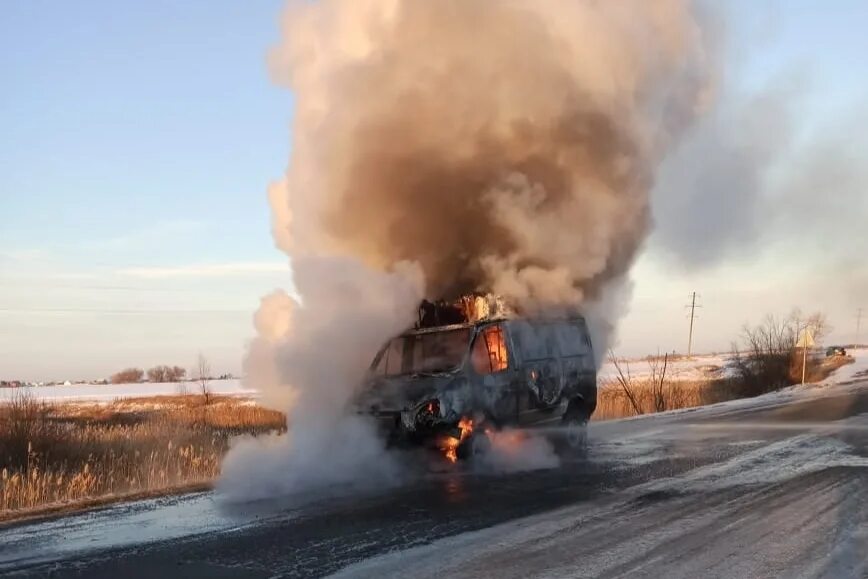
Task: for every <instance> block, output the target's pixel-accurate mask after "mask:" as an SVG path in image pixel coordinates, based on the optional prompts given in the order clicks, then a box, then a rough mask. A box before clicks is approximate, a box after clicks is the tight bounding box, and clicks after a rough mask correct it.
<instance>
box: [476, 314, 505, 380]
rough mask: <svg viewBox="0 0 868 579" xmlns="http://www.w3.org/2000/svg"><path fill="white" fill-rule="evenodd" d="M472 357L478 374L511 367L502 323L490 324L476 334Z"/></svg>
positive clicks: (491, 372)
mask: <svg viewBox="0 0 868 579" xmlns="http://www.w3.org/2000/svg"><path fill="white" fill-rule="evenodd" d="M470 359H471V363H472V364H473V370H474V371H475V372H476V373H477V374H483V375H484V374H493V373H495V372H502V371H504V370H506V369H507V368H508V367H509V354H508V353H507V349H506V336H504V333H503V327H501V326H500V324H496V325H492V326H488V327H486V328H485V329H484V330H482V332H480V333H479V334H478V335H477V336H476V340H475V341H474V342H473V350H472V351H471V353H470Z"/></svg>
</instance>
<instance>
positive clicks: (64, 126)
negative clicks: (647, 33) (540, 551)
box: [0, 0, 868, 379]
mask: <svg viewBox="0 0 868 579" xmlns="http://www.w3.org/2000/svg"><path fill="white" fill-rule="evenodd" d="M281 5H282V2H281V1H280V0H258V1H255V2H234V1H228V0H220V1H209V2H204V1H192V2H174V1H173V2H170V1H165V0H164V1H158V0H153V1H149V2H112V1H108V0H100V1H96V0H90V1H82V2H74V3H73V2H60V1H55V2H46V1H42V0H26V1H25V0H17V1H16V0H11V1H9V2H5V3H4V5H3V9H2V17H0V79H2V87H3V88H2V91H0V134H2V140H0V375H2V377H11V376H20V377H22V378H28V379H57V378H67V377H70V378H77V377H82V378H94V377H103V376H105V375H107V374H109V373H110V372H111V371H113V370H115V369H117V368H120V367H123V366H127V365H139V366H148V365H151V364H155V363H162V362H165V363H172V364H181V365H190V364H192V363H193V361H194V358H195V356H196V353H197V352H199V351H202V352H204V353H205V354H206V355H208V356H209V357H210V358H212V361H213V362H212V365H213V366H214V367H215V370H217V371H232V372H239V371H240V369H241V357H242V353H243V348H244V343H245V340H247V339H248V338H249V337H250V336H251V334H252V327H251V317H252V313H253V311H254V309H255V308H256V306H257V303H258V299H259V297H260V296H262V295H264V294H265V293H267V292H268V291H270V290H271V289H273V288H274V287H279V286H282V287H286V286H288V285H289V283H290V273H289V268H288V266H287V261H286V258H285V256H284V255H283V254H281V253H280V252H278V251H277V250H276V249H274V247H273V243H272V240H271V235H270V231H269V213H268V207H267V203H266V196H265V191H266V186H267V184H268V182H269V181H271V180H273V179H274V178H276V177H279V176H280V174H281V172H282V171H283V170H284V168H285V166H286V163H287V159H288V157H289V154H290V128H291V122H292V104H293V101H292V95H291V94H290V93H288V92H287V91H285V90H283V89H280V88H277V87H275V86H273V85H272V84H271V83H270V82H269V79H268V75H267V71H266V67H265V54H266V51H267V49H268V47H269V46H270V45H271V44H272V43H273V42H274V41H275V40H276V38H277V34H278V27H277V16H278V14H279V13H280V10H281ZM831 5H832V6H833V8H827V9H826V10H823V11H818V10H817V9H816V7H817V6H819V4H818V3H815V2H810V1H807V0H802V1H792V2H790V1H783V0H779V1H777V2H767V3H756V2H749V1H747V0H739V1H737V2H732V3H729V4H727V5H726V6H727V7H726V9H725V10H724V12H725V13H726V15H727V23H726V29H725V36H726V38H727V46H728V48H727V50H726V71H727V72H726V76H727V78H726V79H725V82H726V83H727V85H728V86H731V87H737V88H738V90H745V91H750V90H755V89H757V88H758V87H763V86H765V85H766V84H767V83H769V82H770V80H774V79H777V78H780V77H794V78H797V79H798V81H797V82H798V86H800V87H804V94H803V95H802V97H803V98H802V100H801V101H800V105H799V107H800V108H799V110H798V115H799V117H800V120H801V121H802V123H803V128H804V129H805V130H808V129H810V127H811V126H812V125H814V124H823V123H824V122H826V121H827V120H829V119H834V117H835V115H836V114H837V113H838V111H840V110H842V109H847V108H848V107H858V106H860V103H861V102H862V101H863V100H864V99H865V97H866V96H868V78H866V75H865V74H864V63H863V62H862V60H863V59H864V56H865V54H868V41H866V38H865V33H864V31H865V29H866V24H868V4H866V3H864V2H856V1H852V2H843V1H842V2H834V3H831ZM717 6H718V7H719V6H720V5H719V4H718V5H717ZM718 9H719V8H718ZM758 264H760V265H758ZM730 266H731V265H730ZM736 266H738V267H742V268H743V270H744V271H748V270H750V268H757V267H761V262H760V261H756V262H742V263H741V264H736ZM662 268H663V266H661V265H660V263H659V262H658V260H657V259H656V258H655V257H654V255H653V252H651V253H650V254H649V256H647V257H645V258H643V260H642V261H641V262H640V266H639V269H638V273H637V276H636V277H635V279H634V283H635V296H636V297H635V299H634V306H635V307H634V310H635V311H634V313H633V314H631V316H629V317H628V318H627V320H626V321H625V323H624V327H625V328H626V330H627V331H625V332H622V333H625V334H627V335H628V336H632V337H628V338H627V339H625V341H624V342H625V348H627V349H628V350H631V351H632V350H635V351H653V350H654V349H656V348H662V349H671V348H672V347H676V346H678V345H679V344H680V342H678V341H677V340H676V339H675V338H674V337H673V338H672V339H671V340H670V339H669V338H668V337H666V336H668V334H667V335H666V336H664V337H660V335H659V332H657V330H656V329H655V328H659V324H660V323H662V322H661V321H660V320H662V319H663V318H662V317H661V316H664V315H665V316H670V314H671V313H672V312H673V311H676V310H671V309H667V308H672V307H673V306H672V303H675V304H676V307H677V311H678V315H679V316H680V307H681V305H682V304H681V303H680V302H681V301H683V297H684V296H682V295H681V294H683V293H687V291H688V289H690V288H693V287H694V286H695V285H696V283H697V282H700V281H701V280H699V279H697V275H696V274H693V273H685V274H678V275H669V276H663V275H662V274H661V269H662ZM721 271H726V270H725V269H722V270H718V271H717V272H716V273H707V274H706V278H707V279H713V278H714V276H715V275H725V274H722V273H720V272H721ZM777 271H780V272H785V271H786V268H779V269H778V270H777ZM781 275H782V276H783V277H782V278H781V279H779V278H777V277H776V276H774V275H769V276H768V278H769V280H772V281H770V282H769V283H770V284H771V283H782V284H784V285H788V281H787V279H786V276H784V275H783V274H781ZM643 280H644V281H643ZM769 288H772V286H768V287H766V288H765V289H764V290H763V291H764V292H766V293H769V292H771V293H770V295H772V294H775V291H773V289H769ZM712 293H713V292H712ZM764 295H765V294H764ZM789 301H790V302H798V296H793V299H791V300H789ZM854 303H855V302H854ZM794 305H795V304H794ZM865 305H866V306H868V303H866V304H865ZM810 306H811V304H804V306H803V307H805V308H806V309H810ZM850 306H851V304H850V303H849V302H848V303H847V304H846V308H844V307H842V308H841V313H840V314H836V315H840V316H841V317H842V322H841V323H844V322H843V317H844V316H846V315H847V314H846V311H845V310H847V309H848V308H850ZM706 307H708V304H706ZM734 307H737V305H728V306H726V307H721V308H718V310H719V311H718V314H717V315H719V316H721V320H720V321H719V328H717V330H719V331H717V332H716V334H714V335H717V334H719V335H718V337H712V333H711V332H709V334H708V335H707V336H705V337H702V334H701V333H700V338H699V339H700V340H705V341H704V342H702V341H700V349H702V348H703V347H704V348H705V349H715V348H718V347H722V346H725V345H728V343H729V341H730V340H731V339H732V332H733V327H732V322H731V319H732V317H733V315H732V311H731V310H730V309H727V308H734ZM847 311H848V310H847ZM643 312H645V313H643ZM652 314H653V315H652ZM670 317H671V316H670ZM744 317H745V318H746V317H747V315H746V314H745V316H744ZM741 321H744V320H743V319H742V318H739V323H741ZM846 323H849V322H846ZM727 324H729V325H727ZM678 331H680V327H679V329H678ZM675 333H676V332H675V330H673V334H675ZM679 335H680V334H679ZM721 336H722V337H721ZM678 339H680V338H678ZM655 342H656V343H655Z"/></svg>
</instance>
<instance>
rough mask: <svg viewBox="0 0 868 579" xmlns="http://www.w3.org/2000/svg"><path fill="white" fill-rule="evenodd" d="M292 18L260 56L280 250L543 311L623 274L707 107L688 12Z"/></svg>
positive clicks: (461, 0) (439, 9) (551, 6)
mask: <svg viewBox="0 0 868 579" xmlns="http://www.w3.org/2000/svg"><path fill="white" fill-rule="evenodd" d="M297 8H298V9H297V10H290V11H289V16H288V27H289V28H290V29H291V30H292V32H294V34H288V35H287V36H286V37H285V43H284V45H283V46H282V47H281V48H280V50H278V51H276V53H275V55H274V57H273V65H274V67H275V68H276V69H277V71H276V72H277V73H278V76H279V77H281V78H284V79H287V80H288V81H289V83H290V85H291V86H292V88H293V89H294V90H295V91H296V94H297V97H298V112H299V114H298V115H297V116H296V140H295V145H296V147H297V150H296V152H295V158H294V160H293V166H292V168H291V170H290V174H289V180H288V193H287V196H286V199H277V202H278V203H279V204H282V205H283V206H282V207H280V208H279V209H278V211H280V212H284V213H288V214H291V215H292V216H293V219H292V224H291V225H287V224H286V223H280V222H278V223H277V224H276V226H277V229H278V239H279V241H280V242H281V247H283V248H284V249H286V250H287V251H289V252H290V253H294V252H299V251H300V252H307V251H316V252H321V251H331V252H340V253H345V254H349V255H353V256H359V257H361V258H362V259H363V260H364V261H365V262H366V263H368V264H369V265H370V266H372V267H374V268H379V269H381V268H388V267H391V266H392V265H393V264H395V263H397V262H400V261H405V260H406V261H414V262H417V263H419V264H420V265H421V267H422V270H423V272H424V274H425V280H426V286H427V291H428V294H429V295H431V296H432V297H440V296H447V297H450V296H453V295H455V294H458V293H461V292H467V291H472V290H494V291H497V292H498V293H502V294H506V296H507V297H509V298H512V299H513V300H514V301H517V302H523V303H537V304H540V305H552V304H554V305H559V304H565V303H566V304H573V305H577V304H580V303H582V302H583V301H585V300H586V299H588V298H595V297H597V296H598V295H599V289H600V288H601V287H602V285H603V284H605V283H607V282H609V281H610V280H613V279H616V278H619V277H621V276H622V275H623V274H624V273H625V272H626V270H627V269H628V267H629V266H630V264H631V263H632V261H633V259H634V257H635V255H636V252H637V250H638V248H639V246H640V244H641V243H642V241H643V239H644V238H645V236H646V234H647V231H648V228H649V198H648V192H649V190H650V188H651V185H652V183H653V177H654V171H655V168H656V165H657V163H658V162H659V161H660V159H661V158H662V157H663V156H664V154H665V153H666V151H667V150H668V148H669V147H670V146H672V145H673V144H674V142H675V140H676V138H677V136H678V135H679V134H680V133H681V131H682V130H683V129H684V128H685V127H686V126H687V125H689V124H690V122H691V121H692V120H693V118H694V117H695V115H696V114H697V113H698V112H699V111H700V109H701V107H702V105H703V101H704V99H705V98H706V96H707V95H706V90H707V89H706V84H707V78H706V73H705V70H706V62H705V59H706V56H705V52H704V47H703V42H702V41H703V38H702V34H701V31H700V29H699V27H698V25H697V23H696V21H695V20H694V17H693V15H692V14H691V11H690V6H689V4H688V3H686V2H680V1H662V2H653V3H651V2H645V1H637V2H611V3H607V2H566V1H542V2H523V1H501V0H449V1H443V2H429V1H422V0H407V1H403V2H340V1H337V2H324V3H321V4H320V5H317V6H315V7H312V6H307V5H302V6H300V7H297ZM302 27H303V28H304V30H302ZM287 71H289V74H288V75H287V74H286V73H287ZM300 215H303V216H304V218H303V220H302V219H301V218H299V216H300ZM282 229H285V230H284V231H281V230H282ZM287 232H291V235H289V234H287Z"/></svg>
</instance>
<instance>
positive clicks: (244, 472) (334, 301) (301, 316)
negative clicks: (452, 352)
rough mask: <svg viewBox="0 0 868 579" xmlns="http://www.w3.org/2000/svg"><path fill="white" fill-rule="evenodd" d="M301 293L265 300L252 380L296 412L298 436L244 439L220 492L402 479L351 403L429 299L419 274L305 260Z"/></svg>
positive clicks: (293, 431) (405, 267)
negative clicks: (384, 347) (374, 364)
mask: <svg viewBox="0 0 868 579" xmlns="http://www.w3.org/2000/svg"><path fill="white" fill-rule="evenodd" d="M293 272H294V274H295V275H294V278H295V287H296V290H297V291H298V294H299V295H300V296H304V297H303V300H304V301H303V302H302V303H299V302H298V301H297V300H295V299H293V298H292V297H290V296H288V295H287V294H286V293H283V292H274V293H272V294H271V295H269V296H267V297H265V298H264V299H263V300H262V306H261V307H260V310H259V311H258V312H257V314H256V318H255V322H256V329H257V331H258V333H259V335H258V337H257V338H256V339H255V340H254V341H253V342H252V343H251V345H250V350H249V354H248V357H247V360H246V368H245V369H246V374H247V375H246V380H247V382H248V384H249V385H250V386H253V387H254V388H256V389H258V390H260V391H261V392H262V397H263V399H262V401H263V403H264V404H266V405H269V406H271V407H275V408H279V409H281V410H284V411H285V412H286V414H287V424H288V427H289V428H288V430H289V432H288V434H287V435H285V436H283V435H281V436H276V435H275V436H271V437H264V438H249V439H245V440H241V441H238V442H237V443H236V444H235V446H234V447H233V448H232V450H231V451H230V453H229V454H228V455H227V457H226V460H225V462H224V464H223V479H222V481H221V483H220V488H221V490H223V491H224V492H225V494H227V495H230V496H234V497H244V498H251V497H258V496H267V495H271V494H285V493H292V492H295V491H301V490H307V489H309V488H312V487H315V486H318V485H321V484H323V483H353V484H383V483H386V482H389V481H390V480H391V479H392V478H394V475H395V472H394V468H393V465H392V464H391V463H390V462H389V461H388V460H387V457H386V456H384V454H383V452H382V450H383V446H382V443H381V441H380V440H379V439H378V438H377V436H376V433H375V432H374V431H373V430H372V428H371V425H370V424H368V423H366V422H365V421H363V420H362V419H360V418H358V417H354V416H351V415H349V414H348V412H347V411H348V408H347V404H348V402H349V401H350V397H351V396H352V394H353V392H354V391H355V389H356V388H357V387H358V386H359V384H360V381H361V379H362V378H363V376H364V373H365V370H366V369H367V367H368V365H369V364H370V361H371V359H372V358H373V357H374V354H376V352H377V350H378V349H379V346H380V344H381V342H382V341H383V339H384V337H386V336H391V335H394V334H397V333H399V332H401V331H402V330H404V329H405V328H406V327H407V326H408V325H409V324H410V323H411V322H412V312H414V310H415V307H416V304H418V302H419V299H420V298H421V296H422V285H421V277H420V274H419V271H418V268H415V267H414V266H411V265H409V264H401V265H400V266H399V267H397V268H396V271H395V272H394V273H383V272H378V271H373V270H371V269H369V268H367V267H365V266H363V265H362V264H361V263H360V262H358V261H357V260H353V259H351V258H346V257H322V256H319V257H297V258H296V259H295V260H293Z"/></svg>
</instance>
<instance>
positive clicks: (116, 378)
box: [110, 368, 145, 384]
mask: <svg viewBox="0 0 868 579" xmlns="http://www.w3.org/2000/svg"><path fill="white" fill-rule="evenodd" d="M144 377H145V371H144V370H142V369H141V368H127V369H125V370H121V371H120V372H116V373H115V374H112V376H111V378H110V380H111V383H112V384H133V383H136V382H141V381H142V378H144Z"/></svg>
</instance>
